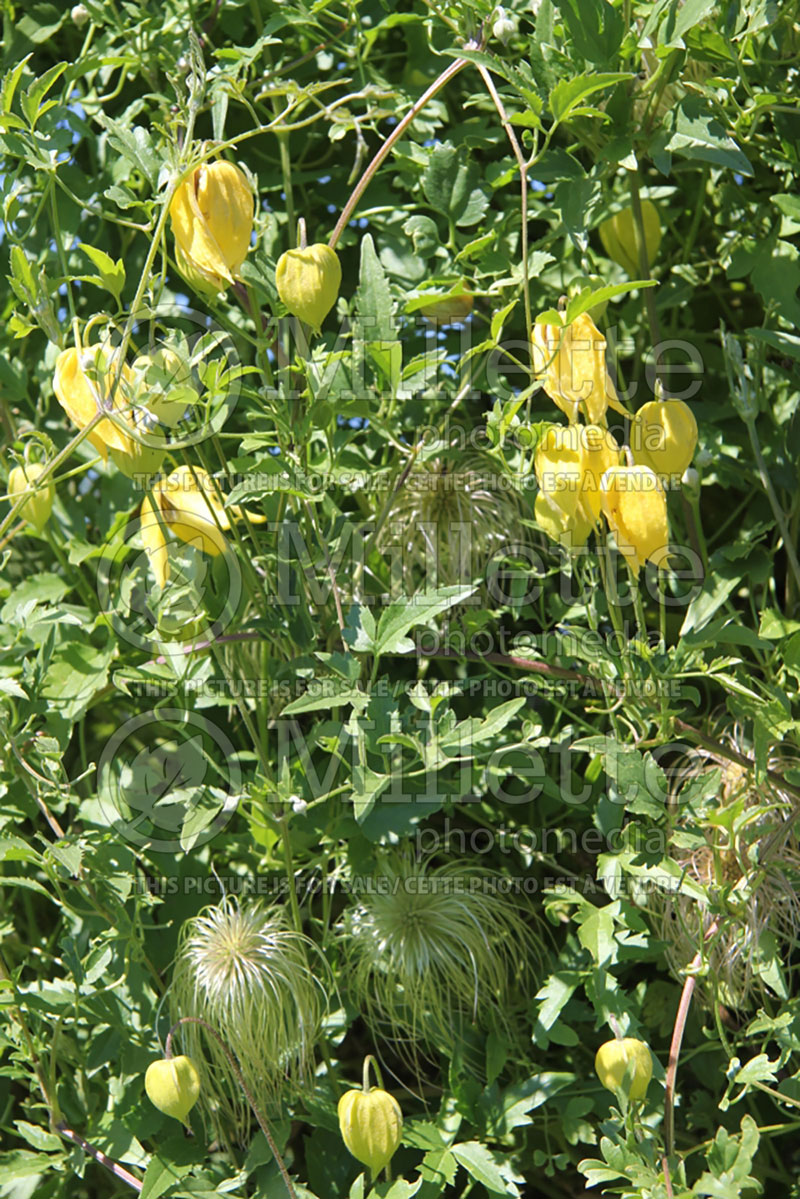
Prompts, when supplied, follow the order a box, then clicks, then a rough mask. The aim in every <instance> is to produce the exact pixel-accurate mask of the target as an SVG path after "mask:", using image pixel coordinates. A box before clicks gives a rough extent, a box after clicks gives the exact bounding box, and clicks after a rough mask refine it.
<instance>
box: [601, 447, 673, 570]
mask: <svg viewBox="0 0 800 1199" xmlns="http://www.w3.org/2000/svg"><path fill="white" fill-rule="evenodd" d="M600 498H601V502H602V506H603V513H604V514H605V517H606V520H607V521H608V524H609V527H610V528H611V530H612V532H613V533H614V536H615V538H616V542H617V549H618V550H619V552H620V553H621V554H623V555H624V557H625V559H626V561H627V564H628V567H629V568H630V570H631V571H632V572H633V574H634V575H635V576H637V577H638V575H639V570H640V569H641V567H642V566H644V564H645V562H647V561H648V560H649V561H650V562H655V564H656V565H657V566H665V565H666V561H667V558H668V556H669V529H668V527H667V497H666V494H665V492H664V488H663V487H662V486H661V483H660V482H659V478H658V475H657V474H656V473H655V471H653V470H651V469H650V467H649V466H612V467H610V468H609V469H608V470H607V471H606V472H605V474H604V475H603V477H602V479H601V480H600Z"/></svg>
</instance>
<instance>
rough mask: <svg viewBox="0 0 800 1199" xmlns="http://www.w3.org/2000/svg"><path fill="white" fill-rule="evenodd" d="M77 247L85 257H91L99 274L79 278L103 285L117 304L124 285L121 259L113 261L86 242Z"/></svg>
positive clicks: (123, 270) (120, 298) (123, 269)
mask: <svg viewBox="0 0 800 1199" xmlns="http://www.w3.org/2000/svg"><path fill="white" fill-rule="evenodd" d="M79 249H81V250H83V252H84V254H85V255H86V257H87V258H89V259H91V261H92V263H93V264H94V265H95V266H96V267H97V269H98V271H99V272H100V274H99V276H97V275H82V276H81V278H82V279H85V280H86V282H87V283H96V284H97V285H98V287H104V288H105V290H106V291H110V292H111V294H112V296H113V297H114V299H115V300H116V301H117V303H118V304H119V303H120V302H121V300H122V289H123V288H124V286H125V267H124V265H123V262H122V259H121V258H118V259H117V261H116V262H115V261H114V259H113V258H109V256H108V254H106V253H105V252H104V251H103V250H98V249H97V247H96V246H89V245H87V244H86V242H81V243H80V246H79Z"/></svg>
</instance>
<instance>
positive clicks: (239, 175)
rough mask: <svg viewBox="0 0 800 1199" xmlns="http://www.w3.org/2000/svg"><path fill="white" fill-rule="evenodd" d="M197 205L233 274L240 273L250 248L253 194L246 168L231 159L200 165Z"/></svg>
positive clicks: (228, 268)
mask: <svg viewBox="0 0 800 1199" xmlns="http://www.w3.org/2000/svg"><path fill="white" fill-rule="evenodd" d="M196 174H197V176H198V178H197V191H196V195H197V205H198V207H199V209H200V212H201V213H202V215H203V219H204V220H205V222H206V225H207V227H208V230H209V233H210V235H211V237H212V238H213V239H214V241H215V242H216V244H217V246H219V249H220V252H221V254H222V258H223V261H224V263H225V266H226V268H227V270H228V271H230V273H231V275H233V276H234V278H235V277H237V276H238V274H239V271H240V270H241V266H242V263H243V262H244V260H245V258H246V257H247V252H248V250H249V249H250V236H251V234H252V232H253V193H252V191H251V190H250V184H249V183H248V182H247V178H246V176H245V174H244V172H243V171H240V170H239V168H238V167H237V166H234V165H233V163H231V162H211V163H208V164H207V165H206V166H202V167H199V168H198V171H197V172H196Z"/></svg>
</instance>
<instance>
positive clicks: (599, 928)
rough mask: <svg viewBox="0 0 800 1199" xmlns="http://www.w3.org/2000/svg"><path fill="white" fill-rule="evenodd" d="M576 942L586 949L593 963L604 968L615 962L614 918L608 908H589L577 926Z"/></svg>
mask: <svg viewBox="0 0 800 1199" xmlns="http://www.w3.org/2000/svg"><path fill="white" fill-rule="evenodd" d="M578 940H579V941H580V943H581V945H582V946H583V947H584V949H588V950H589V953H590V954H591V955H592V958H593V959H594V961H595V963H596V964H597V965H598V966H604V965H606V964H607V963H609V962H613V961H615V960H616V956H617V943H616V940H615V938H614V917H613V916H612V915H611V912H610V911H609V908H608V907H604V908H590V909H589V911H588V914H587V915H586V916H585V918H584V919H583V920H582V921H581V923H580V924H579V926H578Z"/></svg>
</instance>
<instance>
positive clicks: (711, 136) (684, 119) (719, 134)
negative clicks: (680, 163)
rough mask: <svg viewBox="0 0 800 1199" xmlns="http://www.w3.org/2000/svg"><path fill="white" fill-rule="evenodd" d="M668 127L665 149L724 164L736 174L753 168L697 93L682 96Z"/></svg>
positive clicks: (751, 171) (746, 173)
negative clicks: (669, 129) (671, 129)
mask: <svg viewBox="0 0 800 1199" xmlns="http://www.w3.org/2000/svg"><path fill="white" fill-rule="evenodd" d="M672 128H673V133H672V136H671V137H670V139H669V141H668V142H667V145H666V149H667V150H671V151H672V152H673V153H676V154H682V155H683V157H684V158H696V159H699V160H700V161H701V162H710V163H712V164H713V165H714V166H718V167H726V168H727V169H728V170H731V171H737V172H738V173H739V174H740V175H752V173H753V168H752V167H751V165H750V163H749V161H748V159H747V158H746V157H745V155H744V154H743V153H742V151H741V150H740V149H739V147H738V146H737V144H736V142H735V141H734V140H733V138H732V137H729V136H728V134H727V133H726V132H725V130H724V129H723V127H722V125H720V123H719V121H718V120H717V118H716V117H715V116H714V114H713V113H712V112H711V110H710V108H708V106H707V105H706V103H705V101H704V100H702V99H701V98H700V97H699V96H686V97H684V99H683V100H681V102H680V104H679V105H678V107H677V110H676V113H675V119H674V122H673V126H672Z"/></svg>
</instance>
